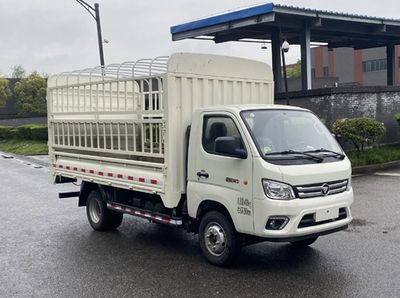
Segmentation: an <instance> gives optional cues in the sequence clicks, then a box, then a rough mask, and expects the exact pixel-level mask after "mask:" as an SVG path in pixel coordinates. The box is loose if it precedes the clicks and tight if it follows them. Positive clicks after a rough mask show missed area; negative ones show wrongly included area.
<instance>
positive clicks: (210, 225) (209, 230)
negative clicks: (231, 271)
mask: <svg viewBox="0 0 400 298" xmlns="http://www.w3.org/2000/svg"><path fill="white" fill-rule="evenodd" d="M221 242H222V243H221ZM199 244H200V248H201V251H202V253H203V256H204V257H205V258H206V260H207V261H208V262H209V263H211V264H213V265H216V266H221V267H223V266H229V265H231V264H232V263H233V261H234V260H235V258H236V256H237V255H238V254H239V253H240V249H241V245H240V242H239V237H238V233H237V232H236V230H235V227H234V226H233V224H232V222H231V220H230V219H229V218H228V217H227V216H226V215H224V214H222V213H220V212H217V211H210V212H208V213H206V214H205V215H204V216H203V217H202V219H201V221H200V226H199ZM213 244H216V245H214V246H213Z"/></svg>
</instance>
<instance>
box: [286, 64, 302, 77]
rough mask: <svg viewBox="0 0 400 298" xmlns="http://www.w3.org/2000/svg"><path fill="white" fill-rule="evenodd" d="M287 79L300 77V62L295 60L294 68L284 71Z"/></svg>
mask: <svg viewBox="0 0 400 298" xmlns="http://www.w3.org/2000/svg"><path fill="white" fill-rule="evenodd" d="M286 73H287V77H288V78H293V79H297V78H300V77H301V60H297V63H296V65H295V66H292V67H288V68H287V70H286Z"/></svg>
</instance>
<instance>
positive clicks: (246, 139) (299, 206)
mask: <svg viewBox="0 0 400 298" xmlns="http://www.w3.org/2000/svg"><path fill="white" fill-rule="evenodd" d="M193 119H194V121H193V123H192V126H191V134H190V141H189V153H188V186H187V198H188V200H187V204H188V213H189V215H190V217H192V218H199V217H200V216H201V215H202V212H203V211H201V210H202V206H204V205H205V204H214V206H215V203H218V205H219V206H220V211H222V212H221V213H222V214H225V215H226V216H227V218H228V222H231V223H232V225H233V226H234V229H235V231H237V232H238V233H239V234H242V235H249V236H252V237H247V238H252V239H253V240H254V239H257V238H258V239H259V240H271V241H280V242H292V243H293V244H295V245H298V246H300V245H309V244H311V243H312V242H314V241H315V240H316V239H317V238H318V237H319V236H321V235H325V234H329V233H333V232H336V231H339V230H342V229H345V228H346V227H347V225H348V224H349V223H350V222H351V220H352V217H351V212H350V205H351V204H352V202H353V191H352V188H351V164H350V161H349V159H348V158H347V157H346V155H345V154H344V152H343V150H342V149H341V147H340V146H339V145H338V143H337V142H336V140H335V138H334V137H333V136H332V135H331V133H330V132H329V131H328V129H327V128H326V127H325V126H324V125H323V124H322V123H321V121H320V120H319V119H318V117H317V116H316V115H314V114H313V113H312V112H310V111H308V110H305V109H301V108H296V107H288V106H279V105H250V106H248V105H236V106H235V105H232V106H222V107H213V108H203V109H199V110H197V111H196V112H195V113H194V116H193ZM211 221H212V222H213V223H207V224H204V225H203V226H204V227H201V228H200V230H199V237H200V238H199V240H200V241H202V239H203V241H204V244H203V247H204V248H205V249H206V250H208V252H209V255H210V259H211V260H212V261H214V262H217V261H216V260H217V259H218V258H221V256H223V254H224V252H225V249H226V248H224V247H223V246H224V245H227V242H226V239H227V238H229V236H228V235H227V234H229V233H227V232H226V231H225V230H227V228H226V227H225V228H224V227H223V225H222V221H219V220H218V219H216V218H213V219H212V220H211ZM210 239H211V240H210ZM205 253H206V254H207V251H206V252H205Z"/></svg>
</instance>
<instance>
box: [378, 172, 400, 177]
mask: <svg viewBox="0 0 400 298" xmlns="http://www.w3.org/2000/svg"><path fill="white" fill-rule="evenodd" d="M374 175H375V176H386V177H400V173H379V172H378V173H375V174H374Z"/></svg>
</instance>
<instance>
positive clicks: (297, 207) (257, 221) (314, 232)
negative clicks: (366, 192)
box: [254, 189, 353, 241]
mask: <svg viewBox="0 0 400 298" xmlns="http://www.w3.org/2000/svg"><path fill="white" fill-rule="evenodd" d="M352 203H353V190H352V189H350V190H349V191H345V192H343V193H340V194H337V195H331V196H327V197H318V198H312V199H295V200H291V201H276V200H270V199H267V198H265V199H258V200H257V199H255V200H254V228H255V234H254V235H255V236H258V237H262V238H267V239H266V240H273V241H292V240H301V239H305V238H309V237H313V236H318V235H324V234H329V233H332V232H336V231H339V230H342V229H344V228H346V227H347V226H348V224H349V223H350V222H351V221H352V215H351V211H350V206H351V204H352ZM336 208H337V209H338V210H339V209H341V208H342V210H343V209H344V210H346V218H343V219H338V220H334V221H329V220H328V221H321V222H316V223H315V224H314V225H312V226H307V227H299V224H300V222H301V220H302V219H303V217H304V216H306V215H308V216H311V215H310V214H316V213H317V212H318V211H322V210H326V209H336ZM271 216H286V217H288V218H289V222H288V223H287V225H286V226H285V227H284V228H283V229H282V230H268V229H266V224H267V221H268V218H269V217H271Z"/></svg>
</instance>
